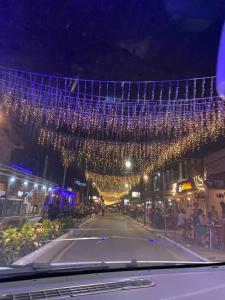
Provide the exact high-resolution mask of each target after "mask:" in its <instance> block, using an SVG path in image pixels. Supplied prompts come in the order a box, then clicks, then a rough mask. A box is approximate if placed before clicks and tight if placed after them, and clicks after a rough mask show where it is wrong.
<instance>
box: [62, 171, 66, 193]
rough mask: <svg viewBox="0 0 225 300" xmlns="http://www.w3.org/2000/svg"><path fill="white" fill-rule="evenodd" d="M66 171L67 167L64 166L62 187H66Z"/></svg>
mask: <svg viewBox="0 0 225 300" xmlns="http://www.w3.org/2000/svg"><path fill="white" fill-rule="evenodd" d="M66 173H67V167H66V166H65V167H64V173H63V182H62V187H63V188H64V187H65V182H66Z"/></svg>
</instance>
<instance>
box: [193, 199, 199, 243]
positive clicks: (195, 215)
mask: <svg viewBox="0 0 225 300" xmlns="http://www.w3.org/2000/svg"><path fill="white" fill-rule="evenodd" d="M193 206H194V209H193V214H192V219H193V228H194V241H196V242H197V226H198V224H199V208H198V203H197V202H195V203H194V204H193Z"/></svg>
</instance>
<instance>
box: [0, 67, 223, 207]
mask: <svg viewBox="0 0 225 300" xmlns="http://www.w3.org/2000/svg"><path fill="white" fill-rule="evenodd" d="M0 95H1V97H0V99H1V101H2V103H4V107H5V109H6V112H7V113H8V114H10V115H15V116H16V117H18V118H19V121H20V122H22V123H24V124H30V123H32V124H34V127H35V128H36V129H38V130H39V135H38V142H39V143H40V144H42V145H47V146H49V147H51V148H52V149H54V150H56V151H59V152H60V153H61V156H62V162H63V164H64V166H65V167H68V166H69V165H71V164H79V163H81V162H84V161H85V163H86V166H87V168H88V170H89V171H87V172H86V177H87V179H91V180H93V181H94V182H95V183H96V187H97V189H98V191H99V193H100V194H101V195H102V196H103V197H104V198H105V199H107V201H109V200H111V201H112V200H113V201H119V199H120V198H121V197H122V196H124V195H126V193H127V192H129V190H130V189H131V188H132V187H133V186H135V185H136V184H138V182H139V181H140V179H141V177H142V176H143V173H144V174H151V173H152V172H153V171H154V170H157V169H158V168H160V167H161V166H163V165H165V164H168V163H170V162H171V161H173V160H175V159H177V158H180V157H181V156H183V155H184V154H185V153H186V152H187V151H194V150H196V149H199V148H200V147H201V146H202V145H204V144H206V143H208V141H209V140H216V139H217V138H218V137H220V136H224V134H225V100H224V99H221V98H219V97H218V96H217V95H216V91H215V77H203V78H191V79H185V80H167V81H135V82H134V81H97V80H96V81H94V80H83V79H78V78H67V77H60V76H50V75H45V74H37V73H31V72H25V71H22V70H14V69H8V68H4V67H0ZM127 158H129V159H131V160H133V161H134V164H135V172H137V174H135V175H130V176H118V175H117V174H120V173H121V167H122V165H123V163H124V160H125V159H127Z"/></svg>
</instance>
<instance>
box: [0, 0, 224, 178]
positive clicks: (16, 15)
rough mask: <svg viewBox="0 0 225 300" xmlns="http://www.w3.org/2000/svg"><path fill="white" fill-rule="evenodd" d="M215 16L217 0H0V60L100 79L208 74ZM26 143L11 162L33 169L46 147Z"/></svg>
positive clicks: (54, 166) (219, 16)
mask: <svg viewBox="0 0 225 300" xmlns="http://www.w3.org/2000/svg"><path fill="white" fill-rule="evenodd" d="M223 19H225V0H35V1H32V0H0V64H1V65H5V66H10V67H15V68H20V69H26V70H29V71H34V72H35V71H37V72H42V73H51V74H52V73H54V74H63V75H68V76H78V77H82V78H87V79H102V80H104V79H108V80H111V79H114V80H126V79H127V80H138V79H140V80H150V79H174V78H184V77H195V76H208V75H213V74H215V67H216V55H217V47H218V42H219V35H220V30H221V26H222V21H223ZM27 145H28V146H27V147H26V151H27V152H26V156H24V155H22V156H19V158H18V159H20V162H21V163H23V164H24V165H26V167H29V168H32V167H33V168H37V169H38V167H37V164H39V165H40V166H41V165H42V164H43V159H44V155H45V154H46V150H43V149H42V150H41V149H40V148H37V147H35V143H34V145H33V146H32V145H31V143H30V141H29V140H27ZM55 157H56V156H55ZM35 160H36V161H35ZM50 168H51V170H53V171H52V173H54V174H55V177H56V178H57V176H58V177H59V174H61V173H62V169H61V168H60V167H58V162H57V160H56V159H55V160H53V161H50ZM39 169H41V168H39ZM37 172H38V173H39V175H41V173H42V171H41V170H39V171H37ZM75 173H76V174H78V176H80V174H79V172H78V171H77V170H76V172H75ZM54 174H53V176H54ZM71 174H72V171H71ZM51 176H52V174H51Z"/></svg>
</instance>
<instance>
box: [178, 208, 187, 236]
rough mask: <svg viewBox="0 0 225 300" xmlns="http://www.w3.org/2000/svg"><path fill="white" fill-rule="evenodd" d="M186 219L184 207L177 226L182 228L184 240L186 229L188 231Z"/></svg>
mask: <svg viewBox="0 0 225 300" xmlns="http://www.w3.org/2000/svg"><path fill="white" fill-rule="evenodd" d="M186 219H187V216H186V212H185V210H184V209H183V208H182V209H181V211H180V213H179V214H178V220H177V227H178V228H180V229H182V237H183V239H184V240H185V239H186V231H187V227H186Z"/></svg>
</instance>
